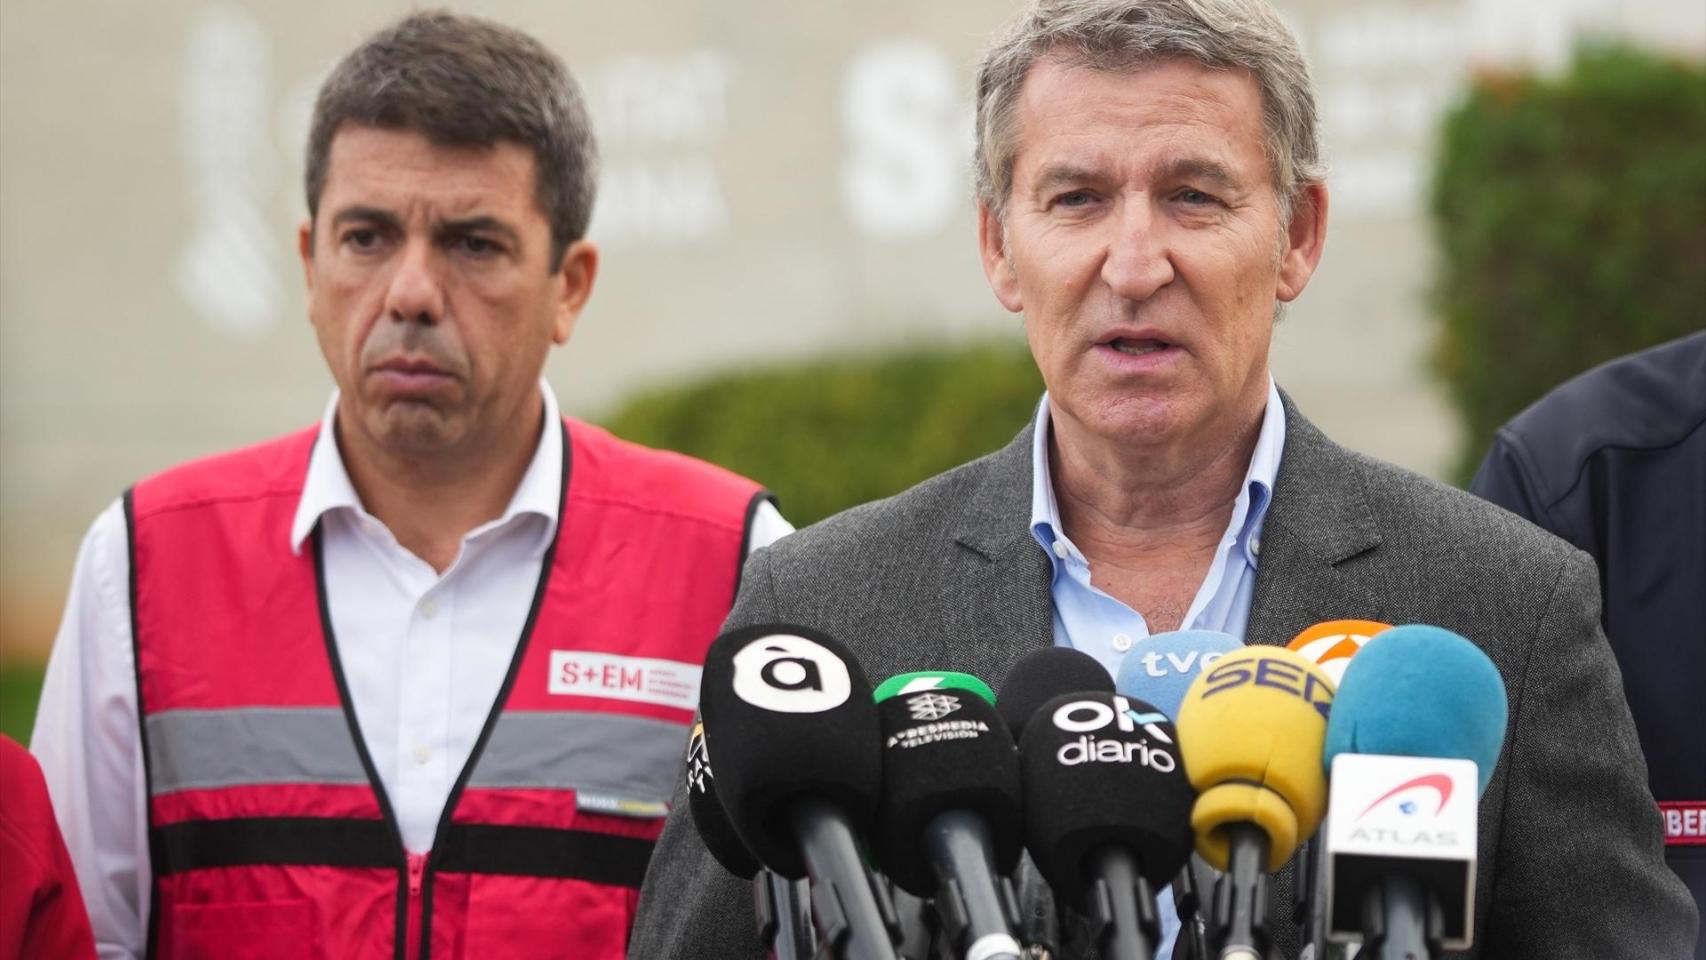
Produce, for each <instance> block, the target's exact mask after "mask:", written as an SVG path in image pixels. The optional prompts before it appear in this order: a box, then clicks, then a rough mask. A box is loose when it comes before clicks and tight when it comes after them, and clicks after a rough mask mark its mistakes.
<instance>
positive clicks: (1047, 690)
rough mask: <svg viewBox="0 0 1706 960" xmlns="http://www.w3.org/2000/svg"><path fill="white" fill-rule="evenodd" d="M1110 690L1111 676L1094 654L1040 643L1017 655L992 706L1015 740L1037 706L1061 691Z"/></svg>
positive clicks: (1023, 729) (1112, 679)
mask: <svg viewBox="0 0 1706 960" xmlns="http://www.w3.org/2000/svg"><path fill="white" fill-rule="evenodd" d="M1080 692H1092V693H1113V692H1114V678H1113V677H1111V676H1109V675H1108V671H1107V670H1106V669H1104V668H1103V667H1102V665H1101V664H1100V663H1098V662H1097V660H1096V658H1095V657H1092V656H1090V655H1089V654H1087V653H1083V652H1081V651H1078V650H1074V649H1072V648H1071V647H1044V648H1042V649H1041V650H1033V651H1031V652H1030V653H1027V654H1025V655H1024V656H1023V657H1020V658H1019V662H1018V663H1015V664H1014V665H1013V669H1012V670H1010V671H1008V672H1007V680H1006V681H1005V682H1004V683H1002V684H1001V695H1000V696H998V697H996V698H995V709H996V710H998V711H1000V713H1001V719H1003V720H1005V721H1007V729H1009V730H1011V731H1012V732H1013V740H1014V742H1015V743H1017V742H1018V740H1019V737H1020V736H1021V735H1022V734H1024V732H1025V724H1026V723H1027V722H1028V721H1029V720H1030V719H1031V716H1032V715H1033V714H1035V713H1036V711H1037V708H1038V707H1040V706H1042V705H1043V704H1044V703H1047V702H1048V701H1050V700H1053V699H1054V698H1055V697H1058V696H1060V695H1061V694H1063V693H1080Z"/></svg>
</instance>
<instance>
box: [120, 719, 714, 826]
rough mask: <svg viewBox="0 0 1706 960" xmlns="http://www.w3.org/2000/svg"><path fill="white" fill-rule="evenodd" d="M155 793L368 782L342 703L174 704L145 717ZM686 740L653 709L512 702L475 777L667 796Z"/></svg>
mask: <svg viewBox="0 0 1706 960" xmlns="http://www.w3.org/2000/svg"><path fill="white" fill-rule="evenodd" d="M146 726H147V734H148V746H149V750H150V753H151V754H152V755H153V776H152V778H151V782H150V784H149V793H150V795H152V796H159V795H162V794H167V793H175V792H177V791H180V790H198V789H209V788H215V787H245V786H256V785H262V784H282V783H323V784H352V785H354V784H360V785H365V784H366V783H367V771H366V770H364V769H362V765H361V757H360V755H359V754H358V753H357V752H356V748H355V741H354V740H353V739H351V737H350V730H349V720H348V719H347V718H346V717H345V716H344V711H343V708H342V707H232V708H226V709H218V710H169V711H166V712H164V713H157V714H153V715H152V716H150V717H148V718H147V721H146ZM685 749H686V748H685V740H684V739H683V735H682V728H681V726H680V725H679V724H674V723H669V722H666V721H662V720H654V719H651V718H649V717H627V716H621V715H619V714H603V713H593V712H590V711H585V710H575V711H564V712H561V713H551V712H546V711H508V712H505V713H502V714H500V715H499V716H498V720H497V724H496V726H495V727H493V729H492V737H491V739H490V740H488V741H487V742H486V747H485V749H484V750H483V751H482V752H481V754H480V763H479V765H477V766H476V767H475V768H474V771H473V775H472V776H471V777H470V778H469V780H468V786H470V787H481V788H496V787H527V788H534V789H547V790H575V791H582V792H587V793H593V794H598V795H602V796H617V797H626V798H633V799H636V800H642V801H652V802H658V803H661V802H665V801H667V800H668V799H669V797H670V792H671V791H672V790H673V789H674V786H675V784H674V780H675V775H676V772H677V770H678V769H679V763H680V760H681V757H682V753H683V751H684V750H685Z"/></svg>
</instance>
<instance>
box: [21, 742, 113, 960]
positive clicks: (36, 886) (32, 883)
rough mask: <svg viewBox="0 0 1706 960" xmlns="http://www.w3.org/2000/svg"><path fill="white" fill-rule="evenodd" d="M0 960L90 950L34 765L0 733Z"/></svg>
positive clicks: (79, 898)
mask: <svg viewBox="0 0 1706 960" xmlns="http://www.w3.org/2000/svg"><path fill="white" fill-rule="evenodd" d="M0 793H3V794H4V795H5V797H6V800H5V802H4V803H0V865H3V866H0V960H49V958H53V960H58V958H62V957H63V958H81V957H93V956H94V955H95V940H94V937H93V936H92V935H91V934H90V933H89V913H88V911H87V910H85V909H84V907H83V895H82V893H81V892H79V891H78V889H77V876H76V874H75V873H73V872H72V869H71V856H70V854H68V853H66V852H65V841H64V840H63V839H61V838H60V836H59V825H58V824H57V823H55V822H54V819H53V807H52V805H51V804H50V803H49V802H48V798H47V784H46V782H44V781H43V780H42V776H41V768H40V767H39V766H37V765H36V761H35V758H34V757H32V756H30V754H29V752H28V751H26V750H25V749H24V748H23V747H21V746H19V745H18V744H17V743H16V742H14V741H13V740H11V739H10V738H8V737H4V736H0Z"/></svg>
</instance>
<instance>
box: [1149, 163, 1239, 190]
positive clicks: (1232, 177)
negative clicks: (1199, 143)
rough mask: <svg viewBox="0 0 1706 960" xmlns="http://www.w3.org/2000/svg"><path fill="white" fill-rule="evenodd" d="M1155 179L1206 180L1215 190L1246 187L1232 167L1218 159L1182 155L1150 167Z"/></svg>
mask: <svg viewBox="0 0 1706 960" xmlns="http://www.w3.org/2000/svg"><path fill="white" fill-rule="evenodd" d="M1150 174H1151V175H1152V176H1153V177H1154V178H1155V179H1157V180H1195V181H1207V182H1208V183H1209V184H1210V185H1212V186H1214V187H1215V188H1216V189H1217V190H1223V191H1236V192H1242V191H1243V190H1245V189H1247V188H1246V186H1245V185H1244V182H1243V181H1242V180H1240V179H1239V177H1238V175H1237V174H1235V173H1233V172H1232V168H1231V167H1228V166H1227V165H1226V164H1224V163H1221V162H1220V161H1218V160H1209V159H1206V158H1203V157H1182V158H1180V159H1178V160H1169V161H1164V162H1162V163H1158V164H1156V165H1155V166H1153V167H1151V168H1150Z"/></svg>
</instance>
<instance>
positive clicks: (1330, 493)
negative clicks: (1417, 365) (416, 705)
mask: <svg viewBox="0 0 1706 960" xmlns="http://www.w3.org/2000/svg"><path fill="white" fill-rule="evenodd" d="M1280 398H1281V400H1282V401H1283V402H1284V403H1285V452H1284V453H1283V454H1282V456H1281V458H1280V468H1279V476H1278V477H1277V478H1276V480H1275V481H1274V495H1273V502H1272V504H1271V505H1270V506H1269V508H1268V514H1267V518H1266V519H1265V520H1264V521H1263V525H1262V538H1261V543H1262V549H1261V553H1260V555H1259V558H1258V565H1257V569H1256V590H1255V595H1254V597H1253V599H1252V601H1251V605H1250V622H1249V627H1248V629H1247V630H1246V636H1245V641H1246V642H1247V643H1261V644H1269V645H1274V646H1284V645H1285V644H1286V643H1289V642H1290V641H1291V638H1292V637H1294V636H1296V635H1297V634H1298V633H1299V632H1301V631H1302V630H1303V629H1304V628H1305V627H1308V626H1310V625H1311V624H1315V623H1319V622H1321V621H1323V620H1340V619H1358V620H1378V619H1380V616H1381V608H1382V602H1381V598H1382V596H1383V595H1384V594H1385V590H1384V588H1383V584H1382V583H1381V582H1380V579H1379V577H1378V576H1377V575H1376V572H1375V568H1374V565H1373V564H1372V563H1369V562H1367V561H1368V560H1370V559H1371V558H1370V557H1369V556H1368V555H1369V554H1371V553H1373V552H1375V551H1376V548H1378V547H1379V546H1380V530H1379V527H1378V526H1377V524H1376V522H1375V518H1374V512H1373V511H1372V510H1371V509H1370V507H1369V503H1368V495H1367V492H1366V491H1365V490H1364V488H1363V480H1362V469H1361V466H1360V464H1359V463H1358V461H1357V459H1356V458H1355V457H1354V456H1353V455H1352V454H1350V453H1349V452H1347V451H1346V450H1345V449H1344V448H1342V447H1340V446H1339V445H1338V444H1336V443H1334V442H1333V441H1331V440H1329V439H1327V437H1326V436H1324V435H1323V434H1322V433H1321V431H1319V430H1317V429H1315V426H1314V425H1313V424H1311V423H1310V422H1309V421H1308V420H1306V419H1304V417H1303V415H1302V414H1301V413H1298V412H1297V406H1296V405H1295V404H1294V403H1292V401H1291V398H1290V397H1289V396H1286V395H1285V393H1284V392H1281V394H1280Z"/></svg>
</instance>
